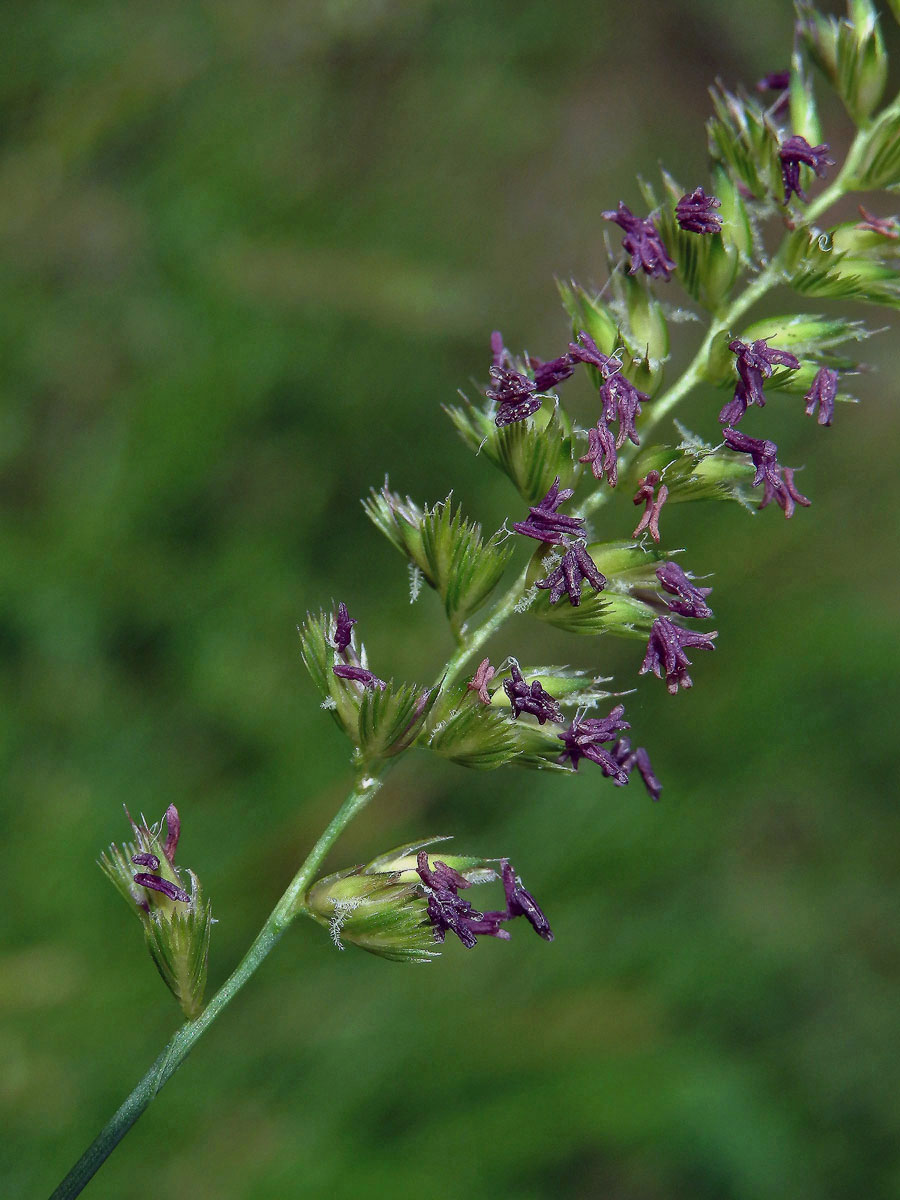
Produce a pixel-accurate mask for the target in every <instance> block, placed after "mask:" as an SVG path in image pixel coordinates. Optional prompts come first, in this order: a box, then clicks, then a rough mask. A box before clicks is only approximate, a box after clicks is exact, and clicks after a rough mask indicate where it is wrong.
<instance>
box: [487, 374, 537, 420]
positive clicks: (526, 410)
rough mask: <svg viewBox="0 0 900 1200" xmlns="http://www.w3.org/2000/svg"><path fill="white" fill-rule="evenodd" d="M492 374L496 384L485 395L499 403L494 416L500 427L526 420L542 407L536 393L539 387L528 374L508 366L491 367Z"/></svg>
mask: <svg viewBox="0 0 900 1200" xmlns="http://www.w3.org/2000/svg"><path fill="white" fill-rule="evenodd" d="M490 375H491V379H492V380H493V381H494V384H495V386H494V387H492V388H488V389H487V391H486V392H485V395H486V396H487V398H488V399H489V400H493V401H494V402H495V403H496V404H497V405H499V411H498V412H497V413H496V415H495V416H494V424H495V425H496V426H497V427H498V428H502V427H503V426H504V425H511V424H512V423H513V422H514V421H524V420H525V418H526V417H530V416H531V414H532V413H535V412H537V410H538V409H539V408H540V407H541V403H542V401H541V400H540V398H539V397H538V396H536V395H535V392H536V391H537V388H536V387H535V385H534V382H533V381H532V380H531V379H529V378H528V377H527V376H526V375H523V374H521V372H519V371H513V370H510V369H508V368H507V367H491V370H490Z"/></svg>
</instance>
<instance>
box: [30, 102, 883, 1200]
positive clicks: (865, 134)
mask: <svg viewBox="0 0 900 1200" xmlns="http://www.w3.org/2000/svg"><path fill="white" fill-rule="evenodd" d="M898 109H900V98H898V99H897V100H895V101H894V102H893V104H892V105H891V106H890V109H888V110H885V111H886V112H891V113H896V112H897V111H898ZM883 116H884V114H882V117H883ZM879 119H881V118H879ZM874 128H875V124H874V123H869V124H868V125H867V126H865V127H864V128H862V129H860V131H859V132H858V134H857V136H856V138H855V139H854V141H853V144H852V146H851V147H850V151H849V153H848V155H847V159H846V162H845V163H844V167H843V169H842V170H841V172H840V174H839V175H838V177H837V178H836V179H835V180H834V182H833V183H832V184H831V185H830V186H829V187H828V188H826V189H825V190H824V191H823V192H822V193H821V194H820V195H819V196H818V197H817V198H816V200H814V201H813V202H812V203H811V204H810V205H809V206H808V207H807V209H806V211H805V219H806V222H807V223H811V222H812V221H814V220H816V219H817V218H818V217H819V216H820V215H821V214H822V213H823V212H825V211H826V210H827V209H828V208H829V207H830V206H831V205H832V204H833V203H835V201H837V200H839V199H841V197H842V196H844V195H845V194H846V193H847V192H848V191H851V190H854V189H855V188H857V187H858V184H857V182H856V179H855V175H854V172H855V171H856V170H857V167H858V165H859V164H860V163H861V162H862V161H863V158H864V155H865V152H866V150H867V148H868V144H869V141H870V138H871V136H872V131H873V129H874ZM786 247H787V239H785V241H784V242H783V243H782V245H781V247H780V248H779V250H778V252H777V253H776V254H775V255H774V256H773V258H772V259H771V260H770V261H769V263H768V264H767V265H766V266H765V267H764V268H763V270H762V271H761V272H760V273H759V274H758V275H757V276H756V278H755V279H754V280H753V281H752V282H751V283H750V284H749V285H748V286H747V287H746V288H745V289H744V291H743V292H742V293H741V295H740V296H738V297H737V298H736V299H735V300H734V301H733V302H732V303H731V304H730V305H729V306H728V307H727V308H726V309H725V310H724V311H723V312H721V313H717V314H715V315H714V317H713V320H712V322H711V324H710V327H709V329H708V330H707V333H706V336H705V337H704V339H703V341H702V343H701V345H700V347H699V349H698V350H697V353H696V354H695V355H694V358H693V359H692V361H691V363H690V364H689V366H688V367H687V369H686V370H685V372H684V373H683V374H682V375H681V377H680V378H679V379H678V381H677V382H676V383H675V384H674V385H673V386H672V387H671V388H669V390H668V391H666V392H664V393H663V394H662V396H660V397H659V399H657V400H656V401H654V403H653V405H652V407H650V408H648V409H647V411H646V416H645V419H644V421H643V424H642V432H645V433H646V432H647V431H649V430H650V429H652V428H653V427H654V426H655V425H657V424H658V423H659V422H660V421H661V420H662V419H663V417H665V416H667V415H668V414H669V413H670V412H671V411H672V409H673V408H675V406H676V405H677V404H678V403H680V401H681V400H683V399H684V397H685V396H686V395H688V393H689V392H691V391H692V390H693V388H694V387H696V386H697V384H698V383H700V382H702V380H703V372H704V367H705V365H706V363H707V361H708V358H709V352H710V350H711V349H712V345H713V342H714V340H715V338H716V337H718V336H719V335H720V334H721V333H722V332H723V331H726V330H730V328H731V326H732V325H733V323H734V322H735V321H736V320H737V319H738V317H740V316H742V315H743V314H744V313H745V312H746V311H747V310H748V309H749V308H750V307H751V306H752V305H753V304H755V303H756V301H757V300H759V299H760V298H761V297H762V296H764V295H765V294H766V293H767V292H768V291H769V290H770V289H771V288H772V287H774V286H775V285H776V284H777V283H779V282H780V281H781V279H782V277H783V270H784V264H783V256H784V253H785V250H786ZM608 497H609V491H608V490H599V489H598V490H597V491H595V492H594V493H593V495H591V496H589V497H588V498H587V499H586V500H585V501H584V502H583V504H582V505H581V510H580V511H581V515H582V516H585V517H586V516H588V515H589V514H591V513H593V512H594V511H596V509H598V508H599V507H600V506H601V505H602V504H604V503H606V501H607V499H608ZM526 570H527V569H526ZM526 570H523V571H522V572H521V573H520V574H519V576H518V577H517V578H516V580H515V582H514V583H513V584H512V586H511V587H510V588H509V590H508V591H507V592H506V593H505V595H504V596H502V597H501V598H500V600H499V601H498V602H497V604H496V605H495V606H494V608H493V609H492V610H491V611H490V613H489V615H488V616H487V618H486V619H485V620H484V621H483V623H482V624H481V625H480V626H478V627H477V628H475V629H474V630H471V631H469V630H466V629H463V630H460V631H458V632H456V631H455V633H456V638H457V642H458V645H457V649H456V651H455V652H454V654H453V655H452V656H451V657H450V659H449V661H448V662H447V664H446V666H445V668H444V670H443V671H442V672H441V674H440V676H439V677H438V683H439V684H443V685H444V686H446V685H447V684H450V683H452V682H454V681H455V680H456V679H457V678H458V677H459V675H460V673H461V672H462V670H463V668H464V667H465V666H466V664H467V663H469V661H470V660H471V659H472V658H474V656H475V655H476V654H477V652H478V651H479V650H480V649H481V648H482V646H483V645H484V644H485V642H486V641H487V640H488V638H490V637H491V636H492V635H493V634H494V633H495V632H496V631H497V630H498V629H499V628H500V627H501V626H502V625H503V624H504V623H505V622H506V621H507V620H508V618H509V617H510V616H511V615H512V613H513V612H514V611H515V610H516V608H517V606H518V605H519V603H520V601H521V599H522V596H523V595H524V592H525V582H526ZM390 765H391V764H390V763H381V764H379V766H378V768H377V770H374V771H373V772H372V773H371V774H368V775H361V776H360V778H359V779H358V782H357V785H356V787H355V788H354V790H353V791H352V792H351V793H350V794H349V796H347V798H346V800H345V801H344V803H343V804H342V805H341V807H340V809H339V810H338V811H337V813H336V814H335V815H334V817H333V818H332V820H331V822H330V823H329V825H328V826H327V828H326V829H325V831H324V832H323V833H322V835H321V837H320V838H319V839H318V841H317V842H316V844H315V845H314V846H313V848H312V850H311V851H310V853H309V855H308V856H307V858H306V860H305V861H304V863H303V865H302V866H301V867H300V869H299V870H298V872H297V874H296V875H295V876H294V878H293V879H292V880H291V882H290V884H289V885H288V887H287V889H286V891H285V892H284V895H283V896H282V897H281V899H280V900H279V901H278V903H277V904H276V905H275V908H274V909H273V910H272V912H271V913H270V915H269V917H268V918H267V920H266V922H265V924H264V925H263V927H262V929H261V930H260V932H259V933H258V934H257V936H256V938H255V940H254V942H253V944H252V945H251V947H250V949H249V950H248V951H247V953H246V955H245V956H244V958H243V959H242V961H241V962H240V964H239V965H238V967H237V968H236V969H235V970H234V972H233V973H232V974H231V975H230V976H229V978H228V979H227V980H226V981H225V983H223V984H222V986H221V987H220V988H219V990H218V991H217V992H216V993H215V995H214V996H213V997H212V999H211V1000H210V1001H209V1004H208V1005H207V1007H206V1008H205V1009H204V1011H203V1012H202V1013H201V1014H200V1016H198V1017H197V1018H196V1019H195V1020H193V1021H189V1022H188V1023H187V1024H185V1025H183V1026H182V1027H181V1028H180V1029H179V1030H178V1031H177V1033H175V1035H174V1036H173V1037H172V1038H171V1040H170V1041H169V1043H168V1045H167V1046H166V1047H165V1049H164V1050H163V1052H162V1053H161V1054H160V1055H159V1057H158V1058H157V1059H156V1061H155V1062H154V1063H153V1065H152V1066H151V1068H150V1070H149V1071H148V1072H147V1074H146V1075H145V1076H144V1077H143V1079H142V1080H141V1081H140V1082H139V1083H138V1084H137V1086H136V1087H135V1088H134V1090H133V1091H132V1092H131V1094H130V1095H129V1096H128V1097H127V1099H126V1100H125V1102H124V1103H123V1104H122V1105H121V1107H120V1108H119V1109H118V1110H117V1111H116V1113H115V1114H114V1115H113V1116H112V1118H111V1119H110V1120H109V1122H108V1123H107V1124H106V1126H105V1127H104V1128H103V1130H102V1131H101V1132H100V1134H99V1135H98V1136H97V1138H96V1139H95V1140H94V1142H93V1143H92V1144H91V1145H90V1146H89V1147H88V1149H87V1150H86V1151H85V1153H84V1154H83V1155H82V1157H81V1158H80V1159H79V1160H78V1162H77V1163H76V1164H75V1166H74V1167H73V1168H72V1170H71V1171H70V1172H69V1174H68V1175H67V1176H66V1178H65V1179H64V1180H63V1181H62V1183H61V1184H60V1185H59V1187H58V1188H57V1189H56V1191H54V1193H53V1195H52V1197H51V1200H72V1198H73V1197H75V1196H78V1195H79V1194H80V1192H81V1191H82V1189H83V1188H84V1187H85V1186H86V1184H87V1183H88V1182H89V1181H90V1179H91V1178H92V1177H93V1176H94V1174H95V1173H96V1171H97V1170H98V1169H99V1168H100V1166H101V1165H102V1164H103V1163H104V1162H105V1161H106V1159H107V1158H108V1157H109V1155H110V1154H111V1153H112V1151H113V1150H114V1149H115V1147H116V1146H117V1145H118V1143H119V1142H120V1141H121V1140H122V1138H123V1137H124V1136H125V1134H126V1133H127V1132H128V1130H129V1129H130V1128H131V1127H132V1125H134V1123H135V1121H137V1119H138V1118H139V1117H140V1116H141V1114H142V1113H143V1112H144V1110H145V1109H146V1108H147V1106H148V1105H149V1104H150V1102H151V1101H152V1100H153V1098H154V1097H155V1096H156V1094H157V1093H158V1092H159V1090H160V1089H161V1088H162V1087H163V1086H164V1084H165V1083H166V1082H167V1081H168V1080H169V1079H170V1078H171V1077H172V1075H173V1074H174V1073H175V1071H177V1070H178V1068H179V1067H180V1066H181V1064H182V1063H183V1062H184V1060H185V1058H186V1057H187V1056H188V1054H189V1053H190V1051H191V1048H192V1047H193V1045H194V1043H195V1042H196V1041H197V1039H198V1038H199V1037H200V1036H201V1035H202V1034H203V1033H205V1031H206V1030H207V1028H208V1027H209V1026H210V1025H211V1024H212V1022H213V1021H214V1020H215V1019H216V1017H217V1016H218V1015H219V1013H220V1012H221V1011H222V1010H223V1009H224V1008H225V1006H226V1005H227V1004H228V1003H229V1002H230V1001H231V999H232V998H233V997H234V996H236V995H237V993H238V992H239V991H240V989H241V988H242V987H243V986H244V984H245V983H246V982H247V980H248V979H249V978H250V977H251V976H252V975H253V974H254V972H255V971H256V970H257V969H258V967H259V966H260V965H261V963H262V962H263V960H264V959H265V958H266V957H267V956H268V954H269V953H270V952H271V951H272V949H273V948H274V947H275V945H276V944H277V942H278V941H279V940H280V938H281V935H282V934H283V933H284V931H285V929H286V928H287V927H288V925H290V923H291V922H292V921H293V920H294V919H295V917H297V916H298V915H299V914H301V913H305V912H307V910H306V907H305V895H306V892H307V889H308V887H309V885H310V883H311V882H312V879H313V877H314V876H315V874H316V873H317V871H318V869H319V867H320V866H321V864H322V862H323V860H324V858H325V856H326V854H327V853H328V851H329V850H330V849H331V847H332V846H333V845H334V843H335V842H336V841H337V839H338V838H339V837H340V835H341V833H342V832H343V831H344V829H346V827H347V826H348V825H349V823H350V822H351V821H352V820H353V818H354V817H355V816H356V815H357V813H358V812H359V811H360V810H361V809H362V808H364V807H365V806H366V804H368V802H369V801H370V800H371V799H372V797H373V796H374V795H375V793H376V792H377V791H378V789H379V788H380V787H381V781H382V779H383V777H384V775H385V773H386V771H387V769H388V767H389V766H390Z"/></svg>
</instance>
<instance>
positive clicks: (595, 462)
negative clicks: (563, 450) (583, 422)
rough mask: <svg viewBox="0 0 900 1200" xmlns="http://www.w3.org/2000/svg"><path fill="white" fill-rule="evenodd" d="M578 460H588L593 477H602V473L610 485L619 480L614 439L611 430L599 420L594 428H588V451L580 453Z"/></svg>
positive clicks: (612, 485)
mask: <svg viewBox="0 0 900 1200" xmlns="http://www.w3.org/2000/svg"><path fill="white" fill-rule="evenodd" d="M578 461H579V462H583V463H586V462H589V463H590V464H591V470H592V471H593V472H594V478H595V479H603V477H604V475H605V477H606V479H607V480H608V481H609V486H610V487H615V486H616V484H617V483H618V482H619V460H618V458H617V456H616V439H615V435H614V434H613V433H612V431H611V430H609V429H607V427H606V426H605V425H604V424H603V421H602V420H600V421H598V422H597V425H596V428H594V429H589V430H588V451H587V454H582V456H581V458H579V460H578Z"/></svg>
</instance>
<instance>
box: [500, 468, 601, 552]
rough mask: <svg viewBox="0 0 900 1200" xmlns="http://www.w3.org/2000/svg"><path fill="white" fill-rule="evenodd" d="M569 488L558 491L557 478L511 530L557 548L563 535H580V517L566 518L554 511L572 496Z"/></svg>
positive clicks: (581, 529)
mask: <svg viewBox="0 0 900 1200" xmlns="http://www.w3.org/2000/svg"><path fill="white" fill-rule="evenodd" d="M574 494H575V493H574V492H573V491H572V489H571V488H563V489H562V490H560V486H559V476H558V475H557V477H556V479H554V480H553V486H552V487H551V488H550V491H549V492H548V493H547V495H546V496H545V497H544V498H543V500H541V501H540V503H539V504H537V505H535V506H534V507H533V508H530V509H529V510H528V517H527V518H526V519H525V520H524V521H515V522H514V523H513V529H515V531H516V533H521V534H524V536H525V537H530V538H536V539H537V541H539V542H549V543H550V544H551V545H555V546H558V545H559V544H560V543H561V542H562V540H563V534H566V533H570V534H576V535H577V534H580V533H581V532H582V531H583V530H584V521H583V520H582V519H581V517H568V516H566V514H565V513H558V512H557V511H556V510H557V509H558V508H559V506H560V505H561V504H565V502H566V501H567V500H571V499H572V497H573V496H574Z"/></svg>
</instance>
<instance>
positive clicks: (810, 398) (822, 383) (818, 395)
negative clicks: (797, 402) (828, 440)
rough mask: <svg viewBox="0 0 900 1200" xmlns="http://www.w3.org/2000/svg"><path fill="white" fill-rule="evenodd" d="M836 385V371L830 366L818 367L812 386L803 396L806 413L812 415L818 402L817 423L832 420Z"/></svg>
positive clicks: (825, 422)
mask: <svg viewBox="0 0 900 1200" xmlns="http://www.w3.org/2000/svg"><path fill="white" fill-rule="evenodd" d="M837 387H838V373H837V371H833V370H832V369H831V368H830V367H820V368H819V370H818V371H817V372H816V376H815V378H814V379H813V381H812V386H811V387H810V389H809V391H808V392H807V393H806V395H805V396H804V399H805V400H806V415H807V416H808V417H811V416H813V415H814V414H815V411H816V405H817V404H818V406H819V417H818V421H819V424H820V425H830V424H831V422H832V421H833V420H834V398H835V396H836V395H837Z"/></svg>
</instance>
